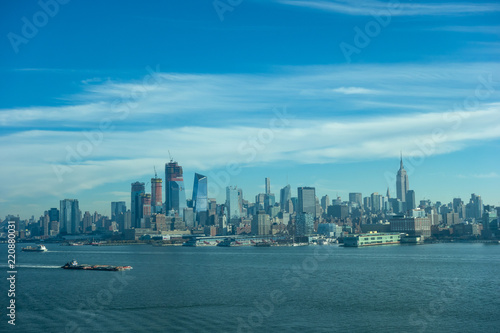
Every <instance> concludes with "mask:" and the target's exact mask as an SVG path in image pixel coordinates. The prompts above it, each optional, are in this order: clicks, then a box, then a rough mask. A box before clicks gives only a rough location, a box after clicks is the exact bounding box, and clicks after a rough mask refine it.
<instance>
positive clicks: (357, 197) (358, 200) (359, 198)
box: [349, 193, 363, 207]
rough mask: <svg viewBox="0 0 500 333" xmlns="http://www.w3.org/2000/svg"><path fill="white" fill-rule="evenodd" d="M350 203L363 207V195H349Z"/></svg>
mask: <svg viewBox="0 0 500 333" xmlns="http://www.w3.org/2000/svg"><path fill="white" fill-rule="evenodd" d="M349 203H351V204H353V203H356V204H358V205H359V207H362V206H363V195H362V194H361V193H349Z"/></svg>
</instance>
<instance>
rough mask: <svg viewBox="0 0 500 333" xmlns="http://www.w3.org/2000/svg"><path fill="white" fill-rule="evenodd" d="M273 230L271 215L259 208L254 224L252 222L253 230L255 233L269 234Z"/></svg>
mask: <svg viewBox="0 0 500 333" xmlns="http://www.w3.org/2000/svg"><path fill="white" fill-rule="evenodd" d="M270 231H271V222H270V220H269V215H267V214H266V212H265V211H263V210H259V211H258V212H257V214H256V215H254V217H253V220H252V224H251V232H252V234H254V235H260V236H264V235H269V233H270Z"/></svg>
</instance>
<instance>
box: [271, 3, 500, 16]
mask: <svg viewBox="0 0 500 333" xmlns="http://www.w3.org/2000/svg"><path fill="white" fill-rule="evenodd" d="M278 2H279V3H282V4H284V5H290V6H297V7H306V8H313V9H318V10H323V11H330V12H335V13H339V14H345V15H355V16H372V15H380V14H381V13H388V12H390V15H391V16H434V15H440V16H442V15H465V14H467V15H471V14H482V13H489V12H498V11H500V5H498V4H495V3H434V4H431V3H429V4H417V3H399V2H391V1H389V2H383V1H373V0H362V1H353V0H344V1H334V0H332V1H314V0H313V1H303V0H278Z"/></svg>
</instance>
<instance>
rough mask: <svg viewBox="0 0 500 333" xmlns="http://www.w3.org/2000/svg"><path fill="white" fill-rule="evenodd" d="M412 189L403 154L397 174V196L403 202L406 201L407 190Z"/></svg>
mask: <svg viewBox="0 0 500 333" xmlns="http://www.w3.org/2000/svg"><path fill="white" fill-rule="evenodd" d="M409 189H410V183H409V181H408V174H407V173H406V170H405V168H404V166H403V156H401V161H400V165H399V170H398V173H397V175H396V192H397V198H398V199H399V200H400V201H401V202H406V192H408V190H409Z"/></svg>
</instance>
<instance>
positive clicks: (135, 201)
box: [130, 182, 144, 228]
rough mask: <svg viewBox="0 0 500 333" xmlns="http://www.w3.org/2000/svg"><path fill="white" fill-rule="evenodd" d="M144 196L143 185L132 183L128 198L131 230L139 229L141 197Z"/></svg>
mask: <svg viewBox="0 0 500 333" xmlns="http://www.w3.org/2000/svg"><path fill="white" fill-rule="evenodd" d="M142 194H144V183H140V182H135V183H132V191H131V197H130V206H131V207H130V211H131V221H130V223H131V224H132V225H131V227H132V228H140V227H141V218H142V210H143V208H142V200H141V195H142Z"/></svg>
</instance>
